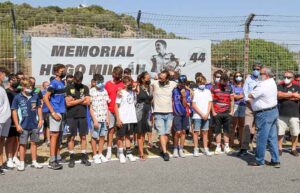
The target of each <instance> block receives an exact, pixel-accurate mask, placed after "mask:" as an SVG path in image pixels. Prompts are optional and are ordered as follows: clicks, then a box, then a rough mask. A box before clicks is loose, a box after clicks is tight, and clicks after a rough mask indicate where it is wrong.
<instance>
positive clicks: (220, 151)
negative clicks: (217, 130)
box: [215, 147, 223, 155]
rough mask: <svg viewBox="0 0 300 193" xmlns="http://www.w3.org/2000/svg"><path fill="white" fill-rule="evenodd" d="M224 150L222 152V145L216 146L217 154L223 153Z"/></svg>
mask: <svg viewBox="0 0 300 193" xmlns="http://www.w3.org/2000/svg"><path fill="white" fill-rule="evenodd" d="M222 153H223V152H222V149H221V147H216V149H215V154H216V155H219V154H222Z"/></svg>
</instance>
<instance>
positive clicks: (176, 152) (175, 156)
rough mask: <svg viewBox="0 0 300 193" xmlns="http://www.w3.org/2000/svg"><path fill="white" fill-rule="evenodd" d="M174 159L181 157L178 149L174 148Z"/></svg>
mask: <svg viewBox="0 0 300 193" xmlns="http://www.w3.org/2000/svg"><path fill="white" fill-rule="evenodd" d="M173 157H174V158H178V157H179V155H178V149H177V148H174V150H173Z"/></svg>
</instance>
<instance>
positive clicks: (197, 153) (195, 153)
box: [194, 148, 199, 157]
mask: <svg viewBox="0 0 300 193" xmlns="http://www.w3.org/2000/svg"><path fill="white" fill-rule="evenodd" d="M194 157H199V148H194Z"/></svg>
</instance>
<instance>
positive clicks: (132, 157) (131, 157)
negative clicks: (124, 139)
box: [126, 154, 136, 162]
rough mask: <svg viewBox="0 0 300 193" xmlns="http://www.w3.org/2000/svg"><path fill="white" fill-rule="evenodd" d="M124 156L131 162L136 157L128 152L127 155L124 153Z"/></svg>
mask: <svg viewBox="0 0 300 193" xmlns="http://www.w3.org/2000/svg"><path fill="white" fill-rule="evenodd" d="M126 157H127V158H128V159H129V160H130V161H131V162H135V161H136V157H134V156H133V155H132V154H128V155H126Z"/></svg>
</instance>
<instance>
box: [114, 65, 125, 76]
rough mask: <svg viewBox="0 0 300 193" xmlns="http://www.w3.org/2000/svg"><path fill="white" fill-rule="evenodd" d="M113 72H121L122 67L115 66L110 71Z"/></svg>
mask: <svg viewBox="0 0 300 193" xmlns="http://www.w3.org/2000/svg"><path fill="white" fill-rule="evenodd" d="M112 73H113V74H123V68H122V67H121V66H115V67H114V68H113V71H112Z"/></svg>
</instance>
